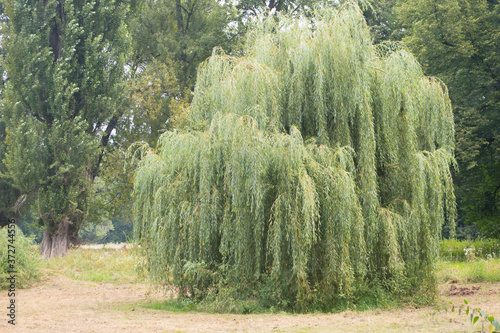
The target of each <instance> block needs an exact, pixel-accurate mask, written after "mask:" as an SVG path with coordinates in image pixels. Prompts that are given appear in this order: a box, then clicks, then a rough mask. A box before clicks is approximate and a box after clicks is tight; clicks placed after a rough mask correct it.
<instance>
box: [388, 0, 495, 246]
mask: <svg viewBox="0 0 500 333" xmlns="http://www.w3.org/2000/svg"><path fill="white" fill-rule="evenodd" d="M397 15H398V17H399V19H400V20H401V22H402V24H403V26H404V28H405V32H406V37H405V39H404V41H405V43H406V44H407V45H408V46H409V47H410V48H411V49H412V50H413V52H414V53H415V55H416V56H417V58H418V59H419V60H420V61H421V63H422V64H423V67H424V70H425V71H426V73H428V74H430V75H436V76H438V77H440V78H441V79H442V80H443V81H444V82H445V83H446V84H447V85H448V87H449V91H450V98H451V100H452V102H453V106H454V108H455V122H456V142H457V145H456V157H457V161H458V163H459V166H460V173H458V174H457V175H456V181H457V182H456V185H457V203H458V207H459V208H460V209H459V215H460V217H461V220H462V221H463V220H464V219H465V221H466V222H469V223H475V224H476V225H477V226H478V227H479V228H480V229H481V231H482V232H483V234H484V235H487V236H494V237H499V236H500V207H499V206H500V136H499V135H500V21H499V20H498V18H499V17H500V4H499V2H498V1H496V0H493V1H484V0H466V1H458V0H451V1H445V2H436V1H430V0H419V1H401V2H400V3H399V6H398V8H397Z"/></svg>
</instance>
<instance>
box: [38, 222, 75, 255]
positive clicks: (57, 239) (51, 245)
mask: <svg viewBox="0 0 500 333" xmlns="http://www.w3.org/2000/svg"><path fill="white" fill-rule="evenodd" d="M70 224H71V222H69V221H67V220H65V221H62V222H61V223H59V224H58V225H57V229H56V230H54V231H52V230H49V229H47V228H46V229H45V230H44V231H43V238H42V244H41V245H40V253H41V254H42V255H43V256H44V257H45V258H47V259H50V258H54V257H63V256H65V255H66V254H67V252H68V247H69V244H70V237H69V226H70Z"/></svg>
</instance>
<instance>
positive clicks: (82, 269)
mask: <svg viewBox="0 0 500 333" xmlns="http://www.w3.org/2000/svg"><path fill="white" fill-rule="evenodd" d="M138 262H139V257H138V254H137V250H136V249H133V248H132V249H129V248H123V249H118V250H114V249H81V248H78V249H70V250H69V251H68V255H67V256H65V257H62V258H53V259H49V260H42V265H41V267H42V268H45V269H48V270H51V271H57V272H58V273H59V274H62V275H64V276H67V277H69V278H71V279H74V280H82V281H90V282H109V283H132V282H140V281H142V280H143V276H140V275H139V274H138V273H137V269H136V267H137V263H138Z"/></svg>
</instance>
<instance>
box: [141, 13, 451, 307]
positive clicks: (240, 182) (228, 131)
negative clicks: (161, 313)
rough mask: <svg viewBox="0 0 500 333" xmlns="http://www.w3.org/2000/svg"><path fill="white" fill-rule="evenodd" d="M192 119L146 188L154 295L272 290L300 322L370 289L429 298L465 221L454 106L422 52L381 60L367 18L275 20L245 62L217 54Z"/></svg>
mask: <svg viewBox="0 0 500 333" xmlns="http://www.w3.org/2000/svg"><path fill="white" fill-rule="evenodd" d="M190 120H191V124H192V129H191V130H185V131H177V132H167V133H165V134H164V135H163V136H162V137H161V138H160V140H159V145H158V148H157V150H156V151H150V152H149V153H147V154H146V155H145V156H144V158H143V159H142V161H141V162H140V166H139V168H138V170H137V174H136V179H135V193H136V202H135V214H136V225H135V232H136V237H137V239H138V240H139V243H140V244H141V245H142V247H143V249H144V250H145V254H146V260H147V267H148V270H149V273H150V275H151V277H152V279H153V280H154V281H155V282H157V283H160V284H164V285H174V286H175V287H177V288H178V290H179V292H180V294H185V295H190V296H192V297H204V296H205V295H206V294H207V292H208V293H214V292H215V293H217V291H218V290H220V289H221V288H223V286H224V284H226V285H231V286H233V288H235V290H236V291H235V293H233V294H232V297H239V296H237V295H253V296H257V297H258V296H259V295H262V293H261V291H263V290H264V289H265V290H267V292H268V293H270V294H272V295H273V297H275V298H276V299H279V300H283V299H285V300H287V302H286V303H285V304H290V305H291V307H293V308H295V309H300V310H304V309H307V308H308V307H309V306H311V305H312V304H315V305H319V306H321V307H323V308H325V309H328V308H330V309H331V306H332V304H333V303H335V301H336V300H339V299H344V300H348V301H355V300H356V298H357V297H359V293H360V291H361V290H363V288H364V290H366V287H367V286H373V285H377V286H380V287H382V288H384V290H386V291H387V292H389V293H392V294H397V295H400V294H411V293H424V292H425V293H427V292H429V290H431V291H432V288H434V286H435V277H434V273H433V267H434V263H435V261H436V258H437V255H438V241H439V238H440V232H441V228H442V226H443V225H444V224H449V225H450V226H451V227H452V228H453V226H454V215H455V197H454V193H453V186H452V178H451V171H450V167H452V166H453V163H454V158H453V149H454V142H453V137H454V128H453V116H452V109H451V105H450V101H449V99H448V93H447V91H446V87H445V86H444V85H443V84H442V83H441V82H440V81H438V80H437V79H435V78H428V77H425V76H424V75H423V73H422V70H421V68H420V66H419V64H418V63H417V62H416V61H415V59H414V58H413V57H412V56H411V55H410V54H408V53H406V52H404V51H394V52H389V51H388V50H383V49H380V48H377V47H375V46H374V45H373V44H372V41H371V39H370V34H369V30H368V28H367V26H366V23H365V21H364V19H363V16H362V14H361V13H360V11H359V9H358V8H357V7H356V6H351V7H345V8H344V9H343V10H341V11H325V12H321V13H318V14H317V15H316V18H315V19H314V21H312V23H307V24H306V23H304V22H302V21H297V20H290V19H286V18H282V19H280V20H274V19H270V20H268V21H266V22H264V23H263V24H261V25H260V26H259V27H257V28H256V29H255V30H254V31H253V32H252V33H251V34H250V36H249V39H248V42H247V52H246V54H245V56H244V57H241V58H234V57H230V56H228V55H226V54H224V52H223V51H222V50H220V49H216V50H214V53H213V55H212V57H211V58H209V59H208V60H207V61H206V62H205V63H204V64H203V65H202V66H201V67H200V69H199V74H198V80H197V84H196V89H195V94H194V99H193V103H192V106H191V111H190ZM200 128H201V130H200ZM195 129H196V130H195Z"/></svg>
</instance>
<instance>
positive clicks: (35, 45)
mask: <svg viewBox="0 0 500 333" xmlns="http://www.w3.org/2000/svg"><path fill="white" fill-rule="evenodd" d="M63 3H64V6H65V7H64V12H63V11H62V10H61V8H62V4H63ZM318 5H319V6H332V7H341V6H342V5H344V3H343V2H342V1H341V2H336V1H332V2H326V3H324V2H322V3H319V2H318V1H315V0H305V1H302V2H291V1H287V0H278V1H275V0H270V1H256V0H241V1H238V2H230V1H214V0H159V1H154V2H153V1H141V0H138V1H135V0H132V1H101V2H100V4H99V6H98V7H97V6H96V2H93V1H88V2H81V1H48V2H47V3H46V4H45V5H43V6H42V5H37V2H33V3H31V2H24V1H19V0H11V1H6V2H2V5H1V12H2V14H1V19H2V31H1V34H2V49H1V53H2V60H1V66H2V71H3V76H2V89H1V92H2V94H1V98H2V106H1V108H0V197H1V200H0V225H1V226H4V225H6V224H7V223H8V218H12V217H15V218H17V219H19V221H20V225H21V228H22V229H23V231H24V232H25V233H27V234H33V235H35V237H36V240H37V241H38V242H41V241H42V238H43V233H44V230H50V229H51V228H52V229H53V228H58V227H59V226H61V225H63V226H65V227H66V228H67V229H68V230H67V233H68V234H69V240H68V241H69V242H72V243H78V242H80V241H81V240H83V241H86V242H116V241H125V240H127V239H130V237H132V233H131V231H132V211H131V209H132V202H133V199H132V189H133V177H134V170H135V165H136V163H137V161H138V159H139V158H140V156H138V155H132V156H131V155H130V152H131V151H134V150H136V149H137V147H141V149H148V148H147V147H149V148H151V149H154V148H155V145H156V143H157V140H158V138H159V136H160V135H161V134H162V133H163V132H164V131H167V130H173V129H176V128H183V126H185V123H186V121H187V119H188V118H189V108H190V106H189V105H190V102H191V99H192V96H193V91H194V84H195V81H196V76H197V69H198V66H199V65H200V64H201V63H202V62H203V61H204V60H206V59H207V58H208V57H209V56H210V55H211V54H212V50H213V49H214V47H220V48H222V49H224V51H225V52H226V53H227V54H228V55H233V56H240V55H243V54H244V53H245V50H244V49H243V44H244V41H245V38H246V33H247V31H249V30H250V29H251V27H252V26H253V25H254V24H255V22H257V21H258V20H260V18H261V17H262V16H266V15H276V14H277V13H280V12H281V13H288V14H289V15H295V16H298V17H302V18H305V19H307V18H309V17H311V13H312V11H313V8H314V7H315V6H318ZM359 5H360V7H361V8H362V10H363V14H364V16H365V18H366V20H367V23H368V25H369V27H370V28H371V33H372V38H373V40H374V41H375V43H377V44H380V45H383V46H384V47H387V48H388V49H392V50H393V49H398V48H407V49H409V50H410V51H411V52H412V53H413V54H414V55H415V56H416V57H417V59H418V61H419V62H420V64H421V65H422V67H423V70H424V73H425V74H426V75H428V76H435V77H438V78H439V79H441V80H442V81H443V82H444V83H445V84H446V85H447V87H448V89H449V94H450V99H451V102H452V106H453V111H454V120H455V140H456V150H455V157H456V160H457V162H458V167H457V168H456V170H455V173H454V175H453V176H454V183H455V193H456V198H457V220H456V223H457V227H456V236H457V238H459V239H475V238H477V237H492V238H498V237H500V220H499V217H500V212H499V198H500V165H499V163H500V137H499V129H500V120H499V119H500V117H499V116H500V114H499V113H500V111H499V110H500V47H499V45H500V19H499V18H500V4H499V1H494V0H493V1H480V0H466V1H458V0H447V1H432V0H418V1H401V0H399V1H390V0H381V1H367V0H366V1H359ZM35 18H36V19H35ZM66 22H73V24H69V23H68V24H67V23H66ZM40 36H48V38H45V39H44V38H42V37H40ZM61 36H63V37H64V40H65V43H61V44H59V43H58V42H57V41H58V40H62V39H61V38H62V37H61ZM45 41H46V42H47V43H46V45H44V44H43V43H45ZM82 41H83V42H82ZM52 50H59V51H60V52H53V51H52ZM67 52H69V53H71V52H73V53H75V54H77V55H78V56H77V57H75V58H76V60H75V58H68V59H65V58H63V57H62V55H63V54H68V53H67ZM54 57H56V59H54ZM58 57H61V59H62V60H59V58H58ZM56 60H57V61H56ZM56 62H57V63H58V64H59V65H58V66H53V64H54V63H56ZM75 62H76V63H75ZM26 64H28V65H26ZM110 64H111V66H110ZM19 87H29V89H28V88H27V89H20V88H19ZM40 96H46V97H47V98H46V99H43V98H40ZM20 99H21V100H23V101H25V103H26V104H25V105H23V107H20V106H19V103H17V101H19V100H20ZM47 101H50V103H53V104H52V105H49V104H50V103H49V102H47ZM40 146H41V147H44V149H34V148H33V147H40ZM27 147H28V148H27ZM26 148H27V149H26ZM51 149H52V152H51ZM137 151H140V149H139V150H137ZM47 152H48V153H47ZM61 221H63V222H64V223H61ZM443 236H444V237H448V236H449V231H448V230H443ZM46 246H47V245H46Z"/></svg>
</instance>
